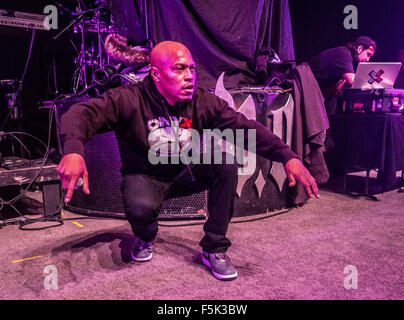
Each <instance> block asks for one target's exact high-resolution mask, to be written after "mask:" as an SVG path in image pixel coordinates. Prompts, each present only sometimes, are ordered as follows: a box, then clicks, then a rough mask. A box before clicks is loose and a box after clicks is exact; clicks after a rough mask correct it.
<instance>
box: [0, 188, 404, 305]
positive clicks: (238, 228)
mask: <svg viewBox="0 0 404 320" xmlns="http://www.w3.org/2000/svg"><path fill="white" fill-rule="evenodd" d="M32 197H33V198H38V199H41V195H40V192H37V193H34V194H33V195H32ZM378 198H379V201H371V200H369V199H367V198H352V197H349V196H347V195H343V194H336V193H332V192H330V191H328V190H324V189H322V190H321V197H320V199H318V200H317V199H311V200H309V201H308V203H307V204H305V205H304V206H302V207H300V208H294V209H291V210H289V211H286V212H273V213H271V214H261V215H255V216H248V217H243V218H235V219H233V221H232V223H231V224H230V227H229V232H228V236H229V238H230V239H231V241H232V243H233V245H232V247H231V248H230V249H229V251H228V254H229V257H230V258H231V260H232V262H233V263H234V264H235V266H236V268H237V270H238V274H239V277H238V278H237V279H236V280H235V281H231V282H222V281H219V280H216V279H215V278H214V277H213V276H212V275H211V273H210V270H208V269H207V268H206V267H205V266H204V265H203V264H202V263H201V253H200V248H199V246H198V242H199V240H200V239H201V237H202V235H203V231H202V224H203V221H161V222H160V230H159V234H158V237H157V239H156V240H155V242H154V252H153V259H152V261H150V262H147V263H132V262H131V261H130V258H129V250H130V246H131V242H132V233H131V230H130V227H129V224H128V223H127V222H126V221H125V220H121V219H102V218H96V217H93V218H90V217H86V216H82V215H78V214H75V213H72V212H68V211H65V210H63V215H62V218H63V219H64V221H63V225H60V226H57V227H54V228H49V229H44V230H20V229H19V228H18V226H17V225H6V226H4V227H3V228H1V229H0V235H1V242H0V252H2V254H1V258H0V269H1V274H2V277H0V299H6V300H7V299H44V300H50V299H68V300H70V299H80V300H87V299H90V300H93V299H108V300H109V299H123V300H126V299H134V300H166V299H168V300H189V299H190V300H207V299H219V300H222V299H229V300H251V299H254V300H269V299H403V298H404V281H403V280H404V279H403V271H402V270H403V269H404V262H403V260H402V257H403V254H404V249H403V248H404V247H403V243H404V242H403V240H404V235H403V232H402V226H403V225H404V214H403V209H402V204H403V201H404V194H402V193H397V192H396V191H390V192H387V193H385V194H380V195H378ZM27 217H40V214H37V215H35V214H33V213H31V214H29V215H27ZM50 224H51V223H50V222H47V223H35V224H32V225H27V226H26V228H41V227H46V226H49V225H50ZM349 266H354V267H355V268H356V270H357V275H358V277H357V289H352V288H351V289H349V288H347V287H346V286H347V277H348V276H350V273H349V270H350V269H346V268H347V267H348V268H350V267H349ZM50 275H57V279H56V280H57V281H56V280H55V278H49V276H50ZM50 280H52V281H53V280H55V281H53V282H52V281H50ZM348 280H349V279H348ZM348 282H349V281H348ZM52 285H53V287H52Z"/></svg>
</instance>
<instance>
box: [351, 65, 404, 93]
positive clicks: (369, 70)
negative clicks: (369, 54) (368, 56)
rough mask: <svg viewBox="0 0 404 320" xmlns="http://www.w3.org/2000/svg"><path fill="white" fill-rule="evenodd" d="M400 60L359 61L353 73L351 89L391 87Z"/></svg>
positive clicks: (394, 80)
mask: <svg viewBox="0 0 404 320" xmlns="http://www.w3.org/2000/svg"><path fill="white" fill-rule="evenodd" d="M400 68H401V62H361V63H359V65H358V68H357V69H356V73H355V79H354V81H353V83H352V87H351V88H352V89H364V90H366V89H378V88H385V89H390V88H393V86H394V82H396V79H397V75H398V72H399V71H400Z"/></svg>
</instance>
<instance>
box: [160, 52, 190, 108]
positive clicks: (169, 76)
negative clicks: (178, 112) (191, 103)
mask: <svg viewBox="0 0 404 320" xmlns="http://www.w3.org/2000/svg"><path fill="white" fill-rule="evenodd" d="M163 60H164V61H162V63H161V64H160V65H159V67H157V68H156V69H157V70H155V71H156V72H157V73H154V75H155V76H156V74H158V75H157V79H156V78H155V77H153V78H154V79H155V84H156V87H157V89H158V90H159V91H160V93H161V94H162V95H163V96H164V98H166V100H167V102H168V104H169V105H175V104H176V103H178V102H182V101H187V100H191V99H192V96H193V94H194V91H195V84H196V76H195V62H194V60H193V58H192V56H191V54H190V52H189V51H188V50H187V49H179V50H176V51H174V52H170V54H168V55H167V56H166V57H164V59H163Z"/></svg>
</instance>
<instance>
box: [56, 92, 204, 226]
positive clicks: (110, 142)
mask: <svg viewBox="0 0 404 320" xmlns="http://www.w3.org/2000/svg"><path fill="white" fill-rule="evenodd" d="M85 100H86V99H84V98H81V99H69V100H65V101H62V102H59V103H56V126H57V132H58V127H59V120H60V117H61V115H62V114H63V113H65V112H66V111H67V110H68V109H69V108H70V107H71V106H72V105H73V104H75V103H77V102H81V101H85ZM58 139H59V134H58ZM59 148H60V143H59ZM85 160H86V165H87V170H88V179H89V184H90V192H91V193H90V195H86V194H85V193H84V192H81V191H80V190H76V191H75V192H74V194H73V197H72V200H71V201H70V202H69V203H68V204H67V205H66V206H65V208H66V209H68V210H71V211H73V212H78V213H82V214H87V215H96V216H112V217H117V218H121V217H122V218H124V217H125V212H124V205H123V199H122V192H121V182H122V176H121V173H120V169H121V167H122V163H121V158H120V153H119V149H118V143H117V140H116V137H115V133H114V132H107V133H103V134H96V135H95V136H94V137H93V139H91V140H90V141H88V142H87V144H86V146H85ZM206 215H207V194H206V192H201V193H197V194H193V195H190V196H185V197H178V198H172V199H168V200H165V201H164V202H163V205H162V208H161V211H160V215H159V217H158V218H159V219H205V218H206Z"/></svg>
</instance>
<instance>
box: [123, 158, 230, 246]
mask: <svg viewBox="0 0 404 320" xmlns="http://www.w3.org/2000/svg"><path fill="white" fill-rule="evenodd" d="M190 171H191V172H192V175H191V174H190ZM236 187H237V165H236V164H198V165H196V164H191V165H190V166H189V168H187V167H186V168H184V170H182V171H181V172H180V173H179V174H178V175H177V176H176V177H175V179H174V180H173V181H172V182H165V181H159V180H156V179H153V178H152V177H150V176H145V175H141V174H128V175H125V177H124V179H123V182H122V192H123V197H124V205H125V214H126V217H127V218H128V221H129V223H130V225H131V227H132V230H133V233H134V234H135V236H137V237H139V238H141V239H142V240H144V241H147V242H151V241H153V240H154V239H155V238H156V236H157V231H158V223H157V216H158V214H159V212H160V208H161V205H162V202H163V200H165V199H169V198H173V197H180V196H187V195H190V194H193V193H198V192H201V191H203V190H208V218H207V220H206V222H205V224H204V228H203V230H204V232H205V235H204V237H203V238H202V240H201V241H200V243H199V245H200V246H201V247H202V248H203V249H204V250H205V251H207V252H210V253H219V252H226V250H227V249H228V248H229V247H230V245H231V242H230V240H229V239H228V238H227V237H226V233H227V229H228V226H229V223H230V219H231V218H232V216H233V208H234V198H235V195H236Z"/></svg>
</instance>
